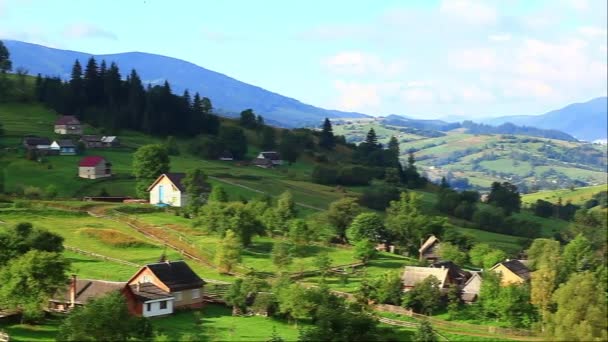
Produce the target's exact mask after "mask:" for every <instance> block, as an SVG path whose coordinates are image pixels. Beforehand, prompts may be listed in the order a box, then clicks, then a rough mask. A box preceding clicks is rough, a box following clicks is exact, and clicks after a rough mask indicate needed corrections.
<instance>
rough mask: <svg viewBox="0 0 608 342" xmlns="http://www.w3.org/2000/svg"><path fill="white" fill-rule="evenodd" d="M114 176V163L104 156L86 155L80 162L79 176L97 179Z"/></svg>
mask: <svg viewBox="0 0 608 342" xmlns="http://www.w3.org/2000/svg"><path fill="white" fill-rule="evenodd" d="M110 176H112V164H111V163H110V162H109V161H107V160H106V159H105V158H104V157H100V156H86V157H84V158H82V159H80V162H79V163H78V177H80V178H87V179H97V178H104V177H110Z"/></svg>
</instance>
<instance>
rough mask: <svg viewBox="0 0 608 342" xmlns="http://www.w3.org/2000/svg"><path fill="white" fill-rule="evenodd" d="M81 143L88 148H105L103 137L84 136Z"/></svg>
mask: <svg viewBox="0 0 608 342" xmlns="http://www.w3.org/2000/svg"><path fill="white" fill-rule="evenodd" d="M80 142H82V143H83V144H84V146H85V147H86V148H101V147H103V142H102V141H101V137H100V136H98V135H83V136H82V137H80Z"/></svg>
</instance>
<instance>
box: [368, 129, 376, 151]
mask: <svg viewBox="0 0 608 342" xmlns="http://www.w3.org/2000/svg"><path fill="white" fill-rule="evenodd" d="M365 143H366V144H367V146H369V147H377V146H378V137H377V136H376V131H374V129H373V128H370V129H369V131H368V132H367V136H366V137H365Z"/></svg>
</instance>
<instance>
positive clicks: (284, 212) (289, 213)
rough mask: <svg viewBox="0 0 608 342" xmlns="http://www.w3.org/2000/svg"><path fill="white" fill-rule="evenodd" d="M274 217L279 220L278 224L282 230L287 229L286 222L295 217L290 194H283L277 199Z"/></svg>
mask: <svg viewBox="0 0 608 342" xmlns="http://www.w3.org/2000/svg"><path fill="white" fill-rule="evenodd" d="M275 213H276V216H277V218H278V220H279V222H278V223H279V224H280V225H281V226H282V227H283V229H287V221H289V220H291V219H292V218H295V217H296V203H295V202H294V200H293V195H292V194H291V192H290V191H289V190H288V191H285V192H283V193H282V194H281V195H280V196H279V198H278V199H277V206H276V208H275Z"/></svg>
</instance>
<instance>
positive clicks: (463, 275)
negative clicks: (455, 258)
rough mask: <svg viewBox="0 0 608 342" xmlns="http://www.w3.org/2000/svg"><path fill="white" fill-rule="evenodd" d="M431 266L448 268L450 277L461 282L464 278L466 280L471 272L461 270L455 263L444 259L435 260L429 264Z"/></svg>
mask: <svg viewBox="0 0 608 342" xmlns="http://www.w3.org/2000/svg"><path fill="white" fill-rule="evenodd" d="M430 267H432V268H442V267H443V268H447V269H448V275H449V276H450V278H452V279H456V280H459V281H461V282H464V281H465V280H467V279H468V278H469V277H470V276H471V273H470V272H467V271H465V270H463V269H462V268H460V266H458V265H456V264H455V263H454V262H452V261H449V260H446V261H437V262H434V263H432V264H431V266H430Z"/></svg>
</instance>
